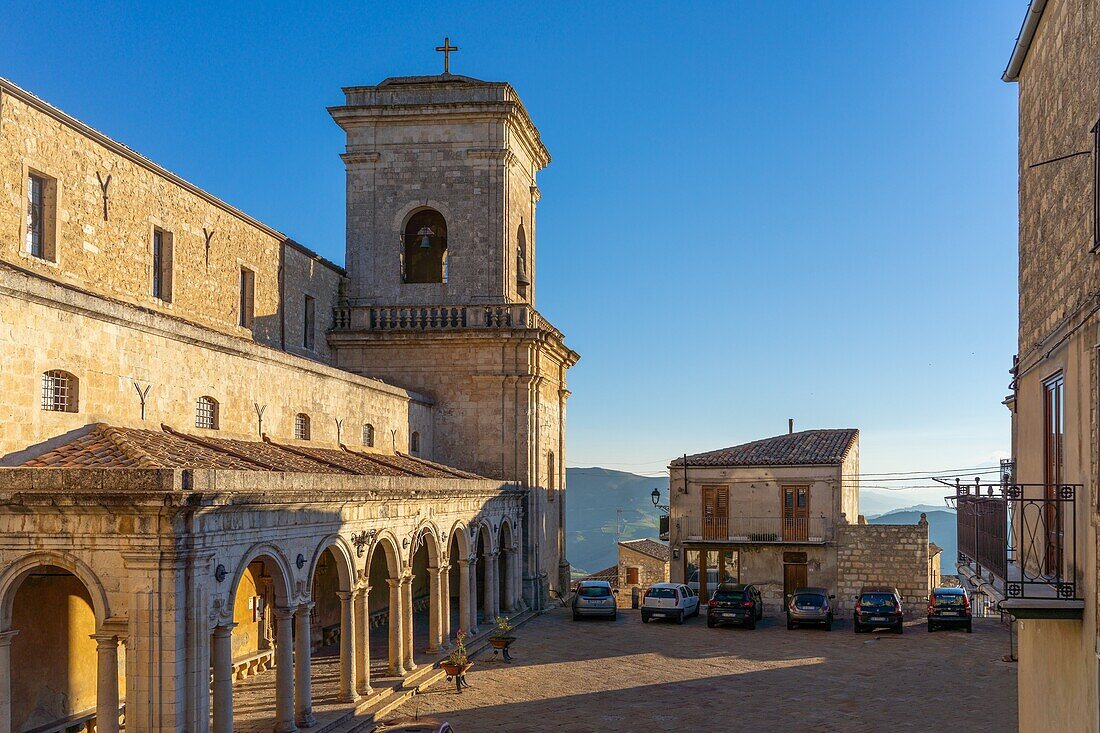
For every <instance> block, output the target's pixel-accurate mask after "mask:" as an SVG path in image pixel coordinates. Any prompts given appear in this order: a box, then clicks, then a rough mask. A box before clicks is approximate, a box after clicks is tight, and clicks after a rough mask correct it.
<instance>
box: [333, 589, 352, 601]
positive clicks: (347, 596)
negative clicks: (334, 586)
mask: <svg viewBox="0 0 1100 733" xmlns="http://www.w3.org/2000/svg"><path fill="white" fill-rule="evenodd" d="M336 597H337V598H339V599H340V602H341V603H349V602H350V601H351V599H353V598H355V591H353V590H338V591H336Z"/></svg>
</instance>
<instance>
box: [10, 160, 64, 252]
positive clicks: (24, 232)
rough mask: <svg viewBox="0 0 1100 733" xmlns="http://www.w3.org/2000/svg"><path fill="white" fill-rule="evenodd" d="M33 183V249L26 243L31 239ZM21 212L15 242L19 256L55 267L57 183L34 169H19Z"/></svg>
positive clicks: (27, 167) (35, 167)
mask: <svg viewBox="0 0 1100 733" xmlns="http://www.w3.org/2000/svg"><path fill="white" fill-rule="evenodd" d="M34 181H38V183H39V188H40V191H39V202H38V205H37V209H38V212H39V213H38V214H37V218H38V224H39V227H38V229H39V232H38V235H39V237H38V244H37V247H35V246H34V245H32V244H31V243H30V241H29V238H30V236H31V232H32V229H31V222H30V219H31V217H32V214H31V210H32V197H33V190H32V189H33V188H34V184H33V182H34ZM23 185H24V190H23V199H22V200H23V209H22V212H23V213H22V218H21V220H20V227H21V236H20V240H19V253H20V254H21V255H23V256H25V257H27V258H30V259H33V260H36V261H38V262H43V263H48V264H51V265H56V264H57V231H58V229H57V227H58V221H57V209H58V206H57V203H58V202H57V198H58V182H57V179H56V178H54V177H53V176H51V175H49V174H47V173H45V172H44V171H42V169H41V168H39V167H38V166H35V165H28V164H27V163H24V165H23Z"/></svg>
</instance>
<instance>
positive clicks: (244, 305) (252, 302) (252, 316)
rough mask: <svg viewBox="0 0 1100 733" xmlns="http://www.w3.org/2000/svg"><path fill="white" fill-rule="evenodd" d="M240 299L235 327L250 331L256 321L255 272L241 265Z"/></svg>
mask: <svg viewBox="0 0 1100 733" xmlns="http://www.w3.org/2000/svg"><path fill="white" fill-rule="evenodd" d="M238 284H239V286H240V297H239V300H238V301H237V325H238V326H240V327H241V328H247V329H251V328H252V325H253V324H254V323H255V321H256V271H255V270H253V269H252V268H250V267H245V266H244V265H241V270H240V279H239V281H238Z"/></svg>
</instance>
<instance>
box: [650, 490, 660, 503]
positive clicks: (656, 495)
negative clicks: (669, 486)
mask: <svg viewBox="0 0 1100 733" xmlns="http://www.w3.org/2000/svg"><path fill="white" fill-rule="evenodd" d="M649 498H651V499H653V506H659V505H660V503H661V490H660V489H654V490H653V493H652V494H650V495H649Z"/></svg>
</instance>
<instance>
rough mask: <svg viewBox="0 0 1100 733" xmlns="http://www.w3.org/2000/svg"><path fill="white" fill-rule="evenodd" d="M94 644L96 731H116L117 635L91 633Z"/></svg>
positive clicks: (114, 732)
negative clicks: (95, 662)
mask: <svg viewBox="0 0 1100 733" xmlns="http://www.w3.org/2000/svg"><path fill="white" fill-rule="evenodd" d="M91 638H93V639H95V642H96V646H95V650H96V661H97V664H96V705H95V720H96V724H95V729H96V733H118V636H117V635H116V634H110V633H99V634H92V635H91Z"/></svg>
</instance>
